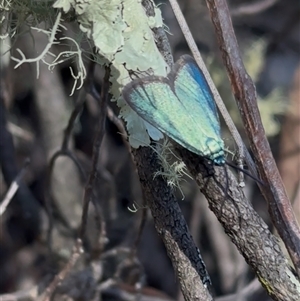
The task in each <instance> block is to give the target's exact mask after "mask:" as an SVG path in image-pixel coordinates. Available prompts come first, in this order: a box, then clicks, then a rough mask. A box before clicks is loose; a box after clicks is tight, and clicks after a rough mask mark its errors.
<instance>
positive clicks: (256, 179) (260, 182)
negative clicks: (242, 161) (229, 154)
mask: <svg viewBox="0 0 300 301" xmlns="http://www.w3.org/2000/svg"><path fill="white" fill-rule="evenodd" d="M225 163H226V164H227V165H228V166H230V167H232V168H234V169H236V170H239V171H241V172H243V173H244V174H245V175H247V176H248V177H249V178H251V179H252V180H254V181H255V182H257V183H259V184H261V185H263V186H265V185H266V184H265V183H264V182H263V181H262V180H260V179H258V178H256V177H254V176H253V175H251V173H250V172H248V171H247V170H246V169H243V168H240V167H239V166H236V165H234V164H232V163H230V162H228V161H225Z"/></svg>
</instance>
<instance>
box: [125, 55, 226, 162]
mask: <svg viewBox="0 0 300 301" xmlns="http://www.w3.org/2000/svg"><path fill="white" fill-rule="evenodd" d="M122 94H123V98H124V99H125V101H126V102H127V103H128V105H129V106H130V107H131V108H132V109H133V110H134V111H135V112H136V113H137V114H138V115H139V116H140V117H142V118H143V119H144V120H146V121H147V122H149V123H150V124H152V125H153V126H154V127H156V128H158V129H159V130H160V131H162V132H163V133H165V134H166V135H167V136H169V137H170V138H171V139H173V140H174V141H175V142H177V143H178V144H180V145H181V146H183V147H185V148H186V149H188V150H190V151H191V152H193V153H195V154H198V155H200V156H201V157H204V158H207V159H208V160H211V161H212V162H213V163H214V164H216V165H224V163H225V157H224V142H223V140H222V138H221V130H220V123H219V117H218V112H217V108H216V104H215V101H214V97H213V94H212V92H211V90H210V88H209V86H208V84H207V81H206V79H205V77H204V75H203V73H202V71H201V70H200V69H199V67H198V66H197V64H196V62H195V60H194V59H193V58H192V57H190V56H188V55H183V56H181V57H180V59H179V60H178V61H177V62H176V63H175V65H174V67H173V69H172V70H171V72H170V73H169V74H168V76H167V77H159V76H148V77H145V78H142V79H136V80H134V81H132V82H131V83H129V84H128V85H126V86H125V88H124V89H123V92H122Z"/></svg>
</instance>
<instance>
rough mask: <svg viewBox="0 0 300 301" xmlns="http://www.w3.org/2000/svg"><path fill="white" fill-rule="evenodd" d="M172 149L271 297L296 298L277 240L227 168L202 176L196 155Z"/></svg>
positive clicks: (293, 281) (296, 289) (203, 169)
mask: <svg viewBox="0 0 300 301" xmlns="http://www.w3.org/2000/svg"><path fill="white" fill-rule="evenodd" d="M176 149H177V151H178V152H179V154H180V156H181V157H182V158H183V160H184V161H185V163H186V165H187V167H188V169H189V170H190V172H191V174H192V175H193V177H194V178H195V179H196V180H197V183H198V185H199V188H200V191H201V192H202V193H203V194H204V195H205V197H206V199H207V200H208V203H209V207H210V209H211V210H212V211H213V212H214V214H215V215H216V217H217V218H218V220H219V222H220V223H221V224H222V225H223V227H224V229H225V232H226V234H227V235H228V236H229V237H230V239H231V240H232V242H233V243H234V244H235V245H236V246H237V248H238V250H239V251H240V253H241V254H242V255H243V257H244V258H245V260H246V262H247V263H248V264H249V265H250V266H251V268H252V269H253V270H254V272H255V273H256V276H257V277H258V279H259V280H260V282H261V284H262V285H263V286H264V287H265V289H266V290H267V291H268V293H269V294H270V295H271V296H272V298H274V300H281V301H286V300H290V301H296V300H299V298H300V290H299V287H300V283H299V282H298V281H297V279H296V278H295V276H294V275H293V274H292V272H291V270H290V266H289V264H288V262H287V259H286V258H285V257H284V255H283V253H282V251H281V249H280V245H279V243H278V241H277V239H276V238H275V237H274V236H273V235H272V233H271V232H270V231H269V230H268V227H267V225H266V224H265V223H264V221H263V220H262V219H261V218H260V216H259V215H258V214H257V213H256V212H255V210H254V209H253V208H252V207H251V205H250V204H249V202H248V201H247V200H246V199H245V196H244V194H243V192H242V190H241V189H240V187H239V185H238V183H237V181H236V179H235V177H234V176H233V175H232V173H231V172H230V170H227V167H226V166H221V167H215V169H214V171H215V173H214V175H213V176H210V177H206V178H205V177H203V174H207V166H206V165H205V164H204V163H203V162H202V163H201V161H200V162H199V157H198V156H197V155H195V154H192V153H190V152H189V151H187V150H185V149H183V148H181V147H178V146H177V147H176ZM224 183H226V185H224ZM296 285H297V286H298V287H296Z"/></svg>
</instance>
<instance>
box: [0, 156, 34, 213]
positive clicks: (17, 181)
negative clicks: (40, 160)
mask: <svg viewBox="0 0 300 301" xmlns="http://www.w3.org/2000/svg"><path fill="white" fill-rule="evenodd" d="M29 163H30V160H29V159H26V160H25V162H24V165H23V167H22V169H21V170H20V172H19V174H18V175H17V177H16V179H15V180H14V181H13V182H12V183H11V185H10V187H9V189H8V191H7V193H6V194H5V197H4V199H3V201H2V202H1V204H0V216H1V215H2V214H3V213H4V212H5V210H6V208H7V206H8V204H9V203H10V201H11V200H12V198H13V197H14V195H15V193H16V192H17V190H18V189H19V186H20V182H21V181H22V178H23V177H24V175H25V171H26V169H27V167H28V165H29Z"/></svg>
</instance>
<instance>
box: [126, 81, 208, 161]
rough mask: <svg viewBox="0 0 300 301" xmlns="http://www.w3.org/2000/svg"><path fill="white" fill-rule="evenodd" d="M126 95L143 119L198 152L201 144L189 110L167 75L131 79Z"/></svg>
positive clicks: (130, 104)
mask: <svg viewBox="0 0 300 301" xmlns="http://www.w3.org/2000/svg"><path fill="white" fill-rule="evenodd" d="M122 94H123V97H124V99H125V101H126V102H127V103H128V104H129V106H130V107H131V108H132V109H133V110H134V111H135V112H136V113H137V114H138V115H139V116H140V117H142V118H143V119H144V120H146V121H147V122H149V123H150V124H152V125H153V126H155V127H157V128H158V129H159V130H161V131H162V132H163V133H165V134H166V135H168V136H169V137H170V138H172V139H173V140H175V141H176V142H177V143H179V144H180V145H182V146H183V147H185V148H187V149H189V150H190V151H192V152H194V153H196V154H198V155H201V156H204V154H203V153H202V151H201V150H200V151H199V148H198V146H199V144H201V141H200V139H199V138H200V137H199V135H197V132H196V129H195V128H194V124H192V123H191V117H190V112H188V111H186V108H185V107H184V106H183V105H182V102H180V101H179V99H178V98H177V96H176V95H175V93H174V91H173V90H172V88H171V86H170V83H169V80H168V79H167V78H164V77H156V76H152V77H148V78H144V79H138V80H134V81H132V82H131V83H130V84H128V85H127V86H125V88H124V89H123V92H122Z"/></svg>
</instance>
